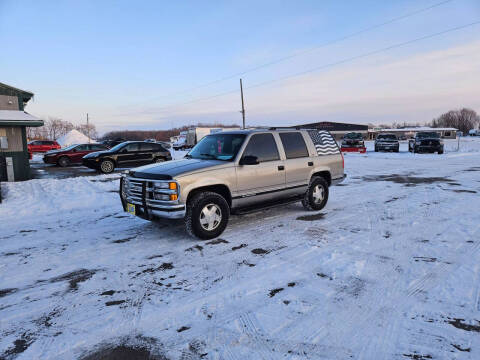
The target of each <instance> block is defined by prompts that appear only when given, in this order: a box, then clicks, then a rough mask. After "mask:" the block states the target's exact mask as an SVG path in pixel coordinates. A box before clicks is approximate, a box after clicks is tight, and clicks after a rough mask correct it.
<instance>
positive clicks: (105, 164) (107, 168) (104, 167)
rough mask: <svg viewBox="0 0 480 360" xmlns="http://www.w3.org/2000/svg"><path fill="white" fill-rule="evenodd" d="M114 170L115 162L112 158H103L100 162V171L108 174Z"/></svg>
mask: <svg viewBox="0 0 480 360" xmlns="http://www.w3.org/2000/svg"><path fill="white" fill-rule="evenodd" d="M113 170H115V164H114V163H113V161H112V160H103V161H102V162H101V163H100V171H101V172H102V173H104V174H110V173H112V172H113Z"/></svg>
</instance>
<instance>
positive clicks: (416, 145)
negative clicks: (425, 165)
mask: <svg viewBox="0 0 480 360" xmlns="http://www.w3.org/2000/svg"><path fill="white" fill-rule="evenodd" d="M408 151H410V152H413V153H424V152H429V153H434V152H437V153H438V154H443V141H442V140H441V139H440V135H438V133H436V132H434V131H425V132H418V133H416V134H415V138H414V139H411V140H409V141H408Z"/></svg>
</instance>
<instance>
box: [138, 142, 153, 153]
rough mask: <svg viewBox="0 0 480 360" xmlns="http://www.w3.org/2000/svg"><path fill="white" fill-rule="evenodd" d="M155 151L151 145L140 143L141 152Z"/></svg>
mask: <svg viewBox="0 0 480 360" xmlns="http://www.w3.org/2000/svg"><path fill="white" fill-rule="evenodd" d="M152 150H154V148H153V144H151V143H140V151H152Z"/></svg>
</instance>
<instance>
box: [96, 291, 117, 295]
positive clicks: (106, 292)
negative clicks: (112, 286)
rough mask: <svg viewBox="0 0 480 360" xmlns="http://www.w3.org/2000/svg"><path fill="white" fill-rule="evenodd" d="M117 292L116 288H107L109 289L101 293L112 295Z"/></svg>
mask: <svg viewBox="0 0 480 360" xmlns="http://www.w3.org/2000/svg"><path fill="white" fill-rule="evenodd" d="M115 293H116V291H115V290H107V291H104V292H102V293H101V294H100V295H101V296H111V295H113V294H115Z"/></svg>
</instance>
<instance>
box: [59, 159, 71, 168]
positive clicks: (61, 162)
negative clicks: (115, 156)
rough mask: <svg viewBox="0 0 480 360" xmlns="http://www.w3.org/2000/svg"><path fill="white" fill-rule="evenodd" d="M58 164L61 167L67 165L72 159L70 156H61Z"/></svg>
mask: <svg viewBox="0 0 480 360" xmlns="http://www.w3.org/2000/svg"><path fill="white" fill-rule="evenodd" d="M57 164H58V166H61V167H67V166H68V165H70V159H69V158H68V156H62V157H60V159H58V161H57Z"/></svg>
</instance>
